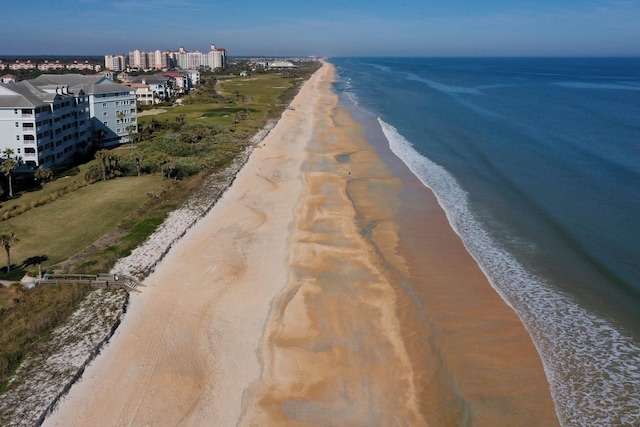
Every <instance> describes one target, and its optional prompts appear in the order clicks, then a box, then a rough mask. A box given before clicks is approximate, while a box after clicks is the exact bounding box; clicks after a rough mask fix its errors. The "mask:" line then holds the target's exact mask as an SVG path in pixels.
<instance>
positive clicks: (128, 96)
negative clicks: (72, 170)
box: [31, 74, 138, 147]
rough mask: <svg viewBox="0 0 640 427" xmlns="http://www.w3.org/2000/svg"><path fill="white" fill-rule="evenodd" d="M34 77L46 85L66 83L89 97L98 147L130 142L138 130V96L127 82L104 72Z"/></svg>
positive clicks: (75, 91) (95, 141) (62, 84)
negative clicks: (121, 81)
mask: <svg viewBox="0 0 640 427" xmlns="http://www.w3.org/2000/svg"><path fill="white" fill-rule="evenodd" d="M31 81H32V82H34V84H37V85H43V86H44V85H60V86H67V87H69V91H70V92H71V93H74V94H77V93H83V94H85V95H86V96H87V97H88V101H89V114H90V117H91V131H92V135H93V142H94V144H97V145H98V146H99V147H111V146H115V145H118V144H122V143H126V142H129V141H130V137H129V135H130V134H131V133H132V132H137V127H138V113H137V104H136V96H135V91H134V90H133V89H131V88H130V87H128V86H125V85H121V84H118V83H114V82H113V81H112V80H109V79H107V78H106V77H104V76H101V75H92V76H83V75H80V74H59V75H58V74H43V75H41V76H39V77H38V78H36V79H34V80H31ZM131 128H133V131H131Z"/></svg>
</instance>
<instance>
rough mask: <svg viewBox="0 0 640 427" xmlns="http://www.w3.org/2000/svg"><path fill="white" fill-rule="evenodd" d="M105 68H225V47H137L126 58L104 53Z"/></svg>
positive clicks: (115, 69) (119, 69) (121, 69)
mask: <svg viewBox="0 0 640 427" xmlns="http://www.w3.org/2000/svg"><path fill="white" fill-rule="evenodd" d="M104 66H105V69H107V70H111V71H124V70H126V69H135V70H169V69H173V68H181V69H183V70H197V69H199V68H202V67H208V68H210V69H212V70H213V69H216V68H225V67H226V66H227V51H226V49H222V48H218V47H216V45H215V44H212V45H211V48H210V49H209V52H206V53H202V52H200V51H197V50H196V51H194V52H188V51H187V50H185V48H184V47H181V48H180V49H178V50H177V51H166V52H163V51H160V50H155V51H153V52H143V51H141V50H139V49H136V50H133V51H131V52H129V55H128V58H127V57H126V56H125V55H123V54H120V55H105V57H104Z"/></svg>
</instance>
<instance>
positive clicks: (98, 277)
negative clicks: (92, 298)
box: [34, 273, 144, 292]
mask: <svg viewBox="0 0 640 427" xmlns="http://www.w3.org/2000/svg"><path fill="white" fill-rule="evenodd" d="M34 283H35V284H37V285H43V284H50V285H59V284H68V283H86V284H89V285H91V286H93V287H96V288H110V289H125V290H127V291H137V292H140V290H139V289H138V287H139V286H144V285H143V284H142V283H140V281H138V279H136V278H135V277H133V276H128V275H122V274H108V273H98V274H45V275H43V276H42V278H39V279H36V280H35V282H34Z"/></svg>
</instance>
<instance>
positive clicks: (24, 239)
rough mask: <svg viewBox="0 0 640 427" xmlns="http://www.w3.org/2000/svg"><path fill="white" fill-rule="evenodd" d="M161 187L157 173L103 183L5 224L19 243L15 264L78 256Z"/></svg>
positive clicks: (14, 251) (13, 254) (15, 248)
mask: <svg viewBox="0 0 640 427" xmlns="http://www.w3.org/2000/svg"><path fill="white" fill-rule="evenodd" d="M162 185H163V181H162V179H161V177H160V176H158V175H143V176H140V177H122V178H118V179H114V180H109V181H104V182H103V181H101V182H97V183H95V184H92V185H89V186H87V187H84V188H81V189H79V190H77V191H75V192H73V193H69V194H67V195H65V196H64V197H61V198H60V199H58V200H56V201H54V202H51V203H49V204H46V205H44V206H40V207H38V208H37V209H31V210H29V211H27V212H25V213H24V214H22V215H20V216H18V217H15V218H11V219H9V220H7V221H3V222H1V223H0V231H3V230H11V231H13V232H14V233H15V235H16V236H17V237H18V238H19V239H20V241H19V242H17V243H15V244H14V246H13V248H12V251H11V258H12V259H11V261H12V264H14V265H16V266H20V265H21V264H23V263H24V262H25V261H26V260H28V259H29V258H37V257H40V258H41V259H43V260H44V259H46V261H44V262H42V265H43V267H44V266H47V265H51V264H55V263H57V262H60V261H63V260H65V259H67V258H69V257H71V256H73V255H74V254H76V253H78V252H80V251H81V250H82V249H84V248H85V247H86V246H88V245H90V244H92V243H93V242H94V241H96V239H98V238H99V237H100V236H102V235H103V234H105V233H106V232H107V231H109V230H112V229H114V228H115V227H117V225H118V224H119V223H120V222H121V221H122V220H123V219H124V218H126V217H127V216H129V215H130V214H131V213H132V212H134V211H135V210H136V209H137V208H138V207H139V206H140V205H141V204H142V203H144V202H145V201H147V200H148V199H149V196H148V195H147V193H155V192H157V191H158V190H159V189H160V188H161V187H162ZM3 255H4V254H3ZM0 259H1V260H2V262H0V265H5V264H6V262H5V259H4V257H2V258H0Z"/></svg>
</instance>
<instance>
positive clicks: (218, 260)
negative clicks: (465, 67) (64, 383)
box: [44, 64, 557, 426]
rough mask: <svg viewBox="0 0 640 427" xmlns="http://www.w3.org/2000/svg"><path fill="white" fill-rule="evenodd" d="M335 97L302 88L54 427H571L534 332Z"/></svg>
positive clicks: (322, 74)
mask: <svg viewBox="0 0 640 427" xmlns="http://www.w3.org/2000/svg"><path fill="white" fill-rule="evenodd" d="M333 79H334V69H333V67H332V66H331V65H329V64H326V65H324V66H323V67H322V68H321V69H320V71H318V72H316V73H315V74H314V75H313V76H312V77H311V79H310V80H309V81H308V82H307V83H306V84H305V85H304V86H303V88H302V89H301V91H300V93H299V94H298V95H297V96H296V98H295V99H294V101H293V102H292V104H291V106H292V109H289V110H287V111H286V112H285V113H284V114H283V116H282V118H281V119H280V121H279V122H278V124H277V125H276V126H275V127H274V128H273V129H272V130H271V132H270V133H269V135H268V136H267V137H266V138H265V139H264V140H263V141H262V143H261V144H260V147H259V148H256V149H255V150H254V152H253V153H252V154H251V157H250V158H249V160H248V162H247V164H246V165H245V166H244V168H243V169H242V170H241V171H240V172H239V174H238V176H237V178H236V180H235V182H234V184H233V185H232V186H231V187H230V188H229V189H228V190H227V191H226V193H225V194H224V196H223V197H222V198H221V199H220V200H219V201H218V202H217V203H216V205H215V206H214V208H213V209H211V211H209V213H208V214H207V215H206V216H205V217H203V218H202V219H201V220H200V221H199V222H197V223H196V224H195V226H193V227H192V228H191V229H189V231H188V232H187V233H186V235H185V236H184V237H183V238H181V239H180V240H179V241H178V242H177V243H175V244H174V245H173V247H172V249H171V251H169V253H168V254H167V255H166V257H165V258H164V260H163V261H162V262H161V263H160V264H158V266H157V267H156V268H155V271H154V272H153V273H152V274H151V275H150V276H149V277H148V278H147V279H146V280H145V282H144V284H145V285H146V287H145V288H143V291H142V292H141V293H139V294H133V295H132V296H131V301H130V306H129V307H130V308H129V311H128V312H127V314H126V316H125V317H124V320H123V321H122V324H121V326H120V327H119V328H118V330H117V331H116V333H115V335H114V337H113V338H112V340H111V342H110V343H109V344H108V345H107V346H106V347H105V349H104V350H103V351H102V353H101V354H100V356H99V357H98V358H97V359H96V360H95V361H94V362H93V363H92V364H91V365H90V366H89V367H88V368H87V369H86V371H85V373H84V375H83V377H82V380H81V381H80V382H79V383H77V384H75V385H74V386H73V387H72V388H71V391H70V393H69V394H68V395H67V396H66V397H65V398H63V400H62V401H61V403H60V406H59V408H58V409H57V411H56V412H54V413H53V414H52V415H51V416H50V417H49V418H48V419H47V420H46V421H45V423H44V425H45V426H87V425H91V426H114V425H127V426H129V425H131V426H142V425H184V426H202V425H215V426H235V425H246V426H258V425H290V426H311V425H341V426H343V425H344V426H347V425H348V426H365V425H366V426H371V425H380V426H389V425H407V426H409V425H410V426H419V425H433V426H446V425H479V426H496V425H545V426H548V425H557V420H556V417H555V413H554V408H553V402H552V401H551V397H550V393H549V387H548V384H547V381H546V378H545V376H544V371H543V368H542V364H541V362H540V359H539V356H538V354H537V352H536V350H535V348H534V346H533V344H532V343H531V340H530V338H529V335H528V334H527V332H526V330H525V329H524V327H523V326H522V324H521V322H520V320H519V319H518V317H517V316H516V315H515V313H514V312H513V311H512V310H511V309H510V308H509V307H508V306H507V305H506V304H505V303H504V302H503V301H502V300H501V299H500V297H499V296H498V294H497V293H496V292H495V291H494V290H493V289H492V288H491V286H490V284H489V283H488V282H487V280H486V278H485V277H484V275H483V274H482V272H481V271H480V269H479V267H478V266H477V264H476V263H475V261H474V260H473V259H472V258H471V257H470V255H469V254H468V253H467V251H466V250H465V248H464V246H463V245H462V243H461V241H460V240H459V238H458V236H457V235H456V234H455V233H454V232H453V230H451V228H450V227H449V225H448V223H447V221H446V218H445V216H444V213H443V212H442V210H441V209H440V208H439V206H438V204H437V201H436V200H435V197H433V195H432V194H431V192H430V191H429V190H428V189H426V188H424V187H423V186H422V185H421V184H420V183H419V182H417V180H416V179H415V177H413V176H412V175H411V174H410V173H409V172H408V171H407V170H406V168H404V167H403V165H402V164H401V163H400V162H399V161H398V160H397V159H394V158H393V156H392V155H390V154H389V153H386V154H385V152H384V151H383V152H380V149H379V147H378V146H377V145H376V149H378V151H376V150H374V148H373V146H372V145H371V144H370V142H371V141H368V140H367V138H366V137H365V131H364V128H363V126H362V125H361V124H360V123H358V122H357V121H356V120H354V118H353V117H352V115H351V113H350V112H349V111H348V110H346V109H344V108H342V107H340V106H339V105H338V99H337V96H336V95H335V94H334V93H333V92H332V86H331V83H332V81H333ZM383 160H384V161H383Z"/></svg>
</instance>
